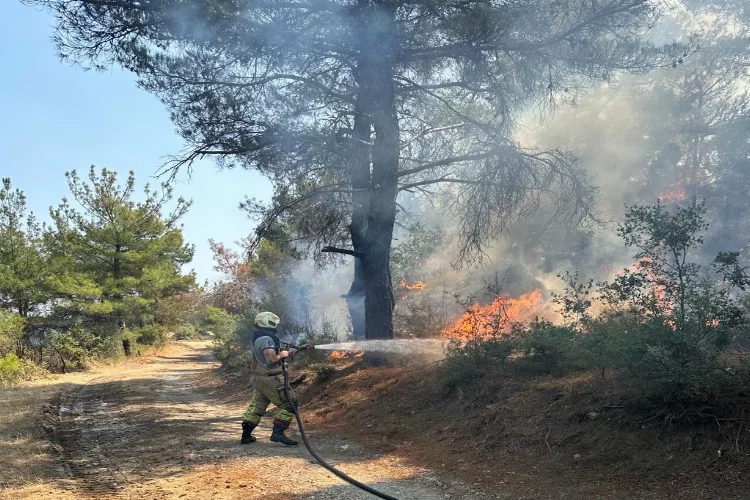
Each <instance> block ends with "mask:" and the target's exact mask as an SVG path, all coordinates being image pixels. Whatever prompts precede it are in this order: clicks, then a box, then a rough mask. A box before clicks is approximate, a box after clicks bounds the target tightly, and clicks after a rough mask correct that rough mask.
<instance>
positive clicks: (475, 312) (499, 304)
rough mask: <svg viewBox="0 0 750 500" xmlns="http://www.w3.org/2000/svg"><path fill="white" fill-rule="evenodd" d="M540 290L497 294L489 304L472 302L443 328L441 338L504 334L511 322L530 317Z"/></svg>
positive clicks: (486, 336) (479, 337)
mask: <svg viewBox="0 0 750 500" xmlns="http://www.w3.org/2000/svg"><path fill="white" fill-rule="evenodd" d="M541 297H542V291H541V290H539V289H537V290H534V291H533V292H530V293H527V294H524V295H521V296H520V297H519V298H517V299H514V298H511V297H510V295H508V294H501V295H498V296H497V297H496V298H495V300H494V301H493V302H492V304H487V305H481V304H474V305H472V306H471V307H469V310H468V311H466V312H465V313H463V315H461V317H460V318H459V319H458V320H457V321H456V322H455V323H454V324H452V325H450V326H448V327H447V328H445V329H444V330H443V337H444V338H449V339H456V340H472V339H480V340H482V339H488V338H492V337H497V336H500V335H503V334H504V333H507V331H508V329H509V328H510V327H511V325H512V324H513V323H516V322H519V321H526V320H529V319H531V318H532V317H533V316H534V315H535V314H534V313H535V311H536V305H537V303H538V302H539V299H540V298H541Z"/></svg>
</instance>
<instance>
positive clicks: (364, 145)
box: [346, 87, 371, 340]
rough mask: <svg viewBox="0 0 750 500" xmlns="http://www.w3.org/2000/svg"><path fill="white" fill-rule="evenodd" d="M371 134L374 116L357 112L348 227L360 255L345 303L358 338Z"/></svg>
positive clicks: (362, 333)
mask: <svg viewBox="0 0 750 500" xmlns="http://www.w3.org/2000/svg"><path fill="white" fill-rule="evenodd" d="M363 91H364V88H363V87H360V89H359V94H358V96H357V97H358V98H357V106H358V107H360V109H361V106H362V103H364V102H366V96H364V95H363ZM370 135H371V120H370V119H369V118H368V116H367V115H365V114H364V113H361V112H360V113H357V114H355V116H354V133H353V135H352V163H351V171H350V177H351V184H352V191H353V193H352V204H353V208H352V222H351V225H350V226H349V231H350V233H351V238H352V247H353V248H354V251H355V252H357V253H358V254H359V255H360V257H358V258H356V259H355V261H354V279H353V280H352V286H351V288H349V293H347V295H346V304H347V307H348V309H349V316H350V317H351V320H352V336H353V337H354V339H356V340H361V339H364V338H365V337H366V317H365V289H366V287H365V279H364V269H363V263H362V260H363V256H364V254H365V252H366V251H367V250H366V245H367V222H368V220H367V216H368V212H369V209H370V152H369V143H370Z"/></svg>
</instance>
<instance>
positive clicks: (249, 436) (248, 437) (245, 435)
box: [240, 422, 256, 444]
mask: <svg viewBox="0 0 750 500" xmlns="http://www.w3.org/2000/svg"><path fill="white" fill-rule="evenodd" d="M255 425H256V424H253V423H252V422H242V439H241V440H240V444H250V443H254V442H255V436H253V429H255Z"/></svg>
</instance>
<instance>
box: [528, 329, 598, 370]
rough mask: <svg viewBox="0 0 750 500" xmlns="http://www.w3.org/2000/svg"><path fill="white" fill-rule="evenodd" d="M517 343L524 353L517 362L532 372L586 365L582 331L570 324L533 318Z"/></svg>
mask: <svg viewBox="0 0 750 500" xmlns="http://www.w3.org/2000/svg"><path fill="white" fill-rule="evenodd" d="M519 347H520V351H521V353H522V354H523V356H521V357H519V359H518V360H517V365H519V367H523V368H526V369H530V370H532V371H534V372H540V373H553V372H563V371H576V370H581V369H583V368H584V367H585V365H584V360H583V357H582V356H581V335H580V334H579V333H578V332H577V331H576V330H575V329H573V328H572V327H569V326H558V325H553V324H552V323H550V322H548V321H535V322H533V323H531V324H530V325H529V327H528V329H527V330H526V332H525V333H524V334H523V335H522V337H521V340H520V345H519Z"/></svg>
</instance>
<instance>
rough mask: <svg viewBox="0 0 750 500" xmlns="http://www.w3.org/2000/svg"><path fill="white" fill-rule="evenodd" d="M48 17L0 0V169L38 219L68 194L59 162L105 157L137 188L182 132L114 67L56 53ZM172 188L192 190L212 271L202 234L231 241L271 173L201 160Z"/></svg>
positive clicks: (199, 267) (198, 241)
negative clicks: (92, 67) (85, 66)
mask: <svg viewBox="0 0 750 500" xmlns="http://www.w3.org/2000/svg"><path fill="white" fill-rule="evenodd" d="M53 21H54V20H53V19H52V17H51V16H49V15H48V14H47V13H46V12H40V11H37V10H35V9H32V8H30V7H25V6H23V5H22V4H21V3H20V2H18V1H17V0H4V1H3V2H0V47H3V49H2V51H0V68H2V73H3V77H2V78H0V110H2V111H0V116H1V117H2V119H0V151H2V155H3V157H2V160H0V176H2V177H10V178H11V179H12V181H13V184H14V186H15V187H18V188H20V189H22V190H23V191H24V192H25V193H26V196H27V198H28V200H29V205H30V206H31V209H32V210H33V211H34V213H35V214H37V215H38V216H39V217H40V218H41V219H43V220H46V218H47V212H48V208H49V206H50V205H57V204H58V203H59V202H60V199H61V198H62V197H63V196H66V195H67V194H68V189H67V184H66V181H65V176H64V174H65V172H66V171H68V170H73V169H75V170H78V172H79V173H80V174H83V175H87V174H88V169H89V167H90V166H91V165H92V164H93V165H96V166H97V167H107V168H108V169H110V170H115V171H117V172H119V173H120V177H121V178H122V179H123V181H124V179H125V178H126V176H127V172H128V171H130V170H133V171H134V172H135V174H136V181H137V183H138V185H139V188H140V187H142V186H143V184H145V183H146V182H151V183H152V184H156V183H158V182H160V181H159V180H157V179H155V178H153V176H154V175H155V173H156V171H157V169H158V167H159V166H160V165H161V164H162V163H163V161H164V158H165V156H167V155H170V154H174V153H177V152H179V151H180V150H181V149H182V145H183V142H182V139H181V138H180V137H179V136H178V135H177V134H176V133H175V131H174V126H173V125H172V123H171V122H170V120H169V115H168V113H167V111H166V109H165V108H164V107H163V106H162V104H161V103H160V102H159V101H158V100H157V99H156V98H155V97H154V96H152V95H150V94H148V93H146V92H145V91H143V90H140V89H139V88H137V87H136V84H135V79H134V77H133V75H131V74H129V73H126V72H124V71H122V70H120V69H119V68H112V69H111V70H110V71H107V72H95V71H83V70H81V69H80V68H74V67H72V66H70V65H69V64H67V63H62V62H60V60H59V58H58V57H57V55H56V51H55V48H54V45H53V43H52V41H51V37H52V33H53V28H52V25H53ZM174 187H175V192H176V195H178V196H183V197H185V198H189V199H192V200H193V202H194V203H193V207H192V208H191V210H190V212H189V213H188V215H187V216H186V217H185V219H184V220H183V223H184V233H185V238H186V240H187V241H189V242H191V243H193V244H194V245H195V246H196V254H195V259H194V261H193V266H192V267H194V268H195V270H196V272H197V273H198V278H199V279H200V281H203V280H204V279H206V278H210V277H212V276H214V274H215V273H214V271H213V270H212V265H213V264H212V259H211V252H210V250H209V247H208V239H209V238H213V239H216V240H218V241H222V242H225V243H232V242H234V241H238V240H239V239H241V238H243V237H244V236H246V235H247V234H248V233H249V232H250V231H251V230H252V227H253V223H252V221H250V220H248V219H247V217H246V216H245V215H244V214H243V213H242V212H241V211H240V210H239V208H238V205H239V202H240V201H242V200H243V199H244V197H245V196H246V195H247V196H251V197H260V198H264V199H268V198H269V197H270V194H271V187H270V183H269V182H268V181H267V180H266V179H264V178H263V177H262V176H260V175H259V174H257V173H255V172H248V171H245V170H232V171H227V170H223V171H219V170H218V169H217V167H216V166H215V164H213V163H212V162H210V161H204V162H201V163H199V164H197V165H196V168H195V170H194V173H193V176H192V178H191V179H188V177H187V175H184V174H183V175H180V176H179V177H178V180H177V183H176V184H175V186H174Z"/></svg>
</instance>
